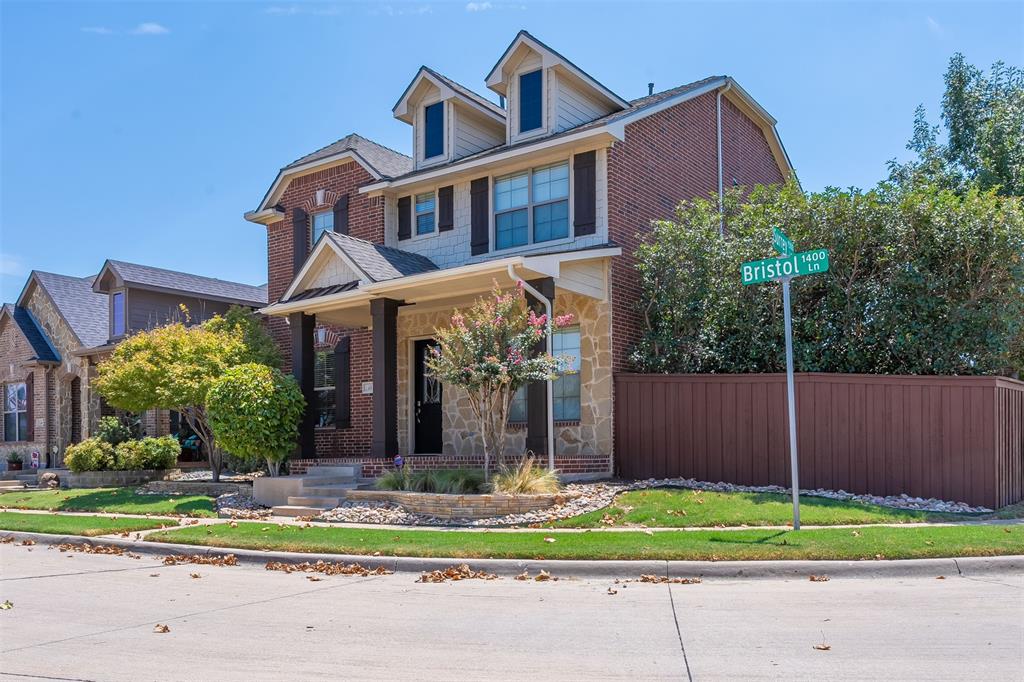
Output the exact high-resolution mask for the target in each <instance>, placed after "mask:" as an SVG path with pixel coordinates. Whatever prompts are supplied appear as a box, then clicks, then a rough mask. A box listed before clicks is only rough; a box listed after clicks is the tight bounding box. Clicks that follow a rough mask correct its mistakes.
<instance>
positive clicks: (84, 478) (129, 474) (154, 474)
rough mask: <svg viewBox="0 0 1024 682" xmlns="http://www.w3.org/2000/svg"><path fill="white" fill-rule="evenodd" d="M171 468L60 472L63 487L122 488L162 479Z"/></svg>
mask: <svg viewBox="0 0 1024 682" xmlns="http://www.w3.org/2000/svg"><path fill="white" fill-rule="evenodd" d="M170 472H171V470H170V469H140V470H137V471H83V472H82V473H80V474H76V473H72V472H70V471H62V472H60V485H61V487H62V488H122V487H126V486H132V485H142V484H143V483H148V482H150V481H155V480H160V479H162V478H164V477H165V476H167V475H168V474H169V473H170Z"/></svg>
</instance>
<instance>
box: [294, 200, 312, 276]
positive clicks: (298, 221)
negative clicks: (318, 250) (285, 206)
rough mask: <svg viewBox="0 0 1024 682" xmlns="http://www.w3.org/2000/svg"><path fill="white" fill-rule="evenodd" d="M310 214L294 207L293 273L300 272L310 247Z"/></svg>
mask: <svg viewBox="0 0 1024 682" xmlns="http://www.w3.org/2000/svg"><path fill="white" fill-rule="evenodd" d="M308 239H309V216H308V215H307V214H306V212H305V211H303V210H302V209H301V208H293V209H292V274H295V275H297V274H299V270H300V269H301V268H302V264H303V263H305V262H306V252H307V250H308V249H309V246H308V245H307V244H308Z"/></svg>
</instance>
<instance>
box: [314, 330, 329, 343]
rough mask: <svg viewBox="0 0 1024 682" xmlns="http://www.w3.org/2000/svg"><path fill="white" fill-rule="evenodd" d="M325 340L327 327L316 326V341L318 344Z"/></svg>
mask: <svg viewBox="0 0 1024 682" xmlns="http://www.w3.org/2000/svg"><path fill="white" fill-rule="evenodd" d="M326 340H327V329H326V328H324V327H317V328H316V342H317V343H319V344H323V342H324V341H326Z"/></svg>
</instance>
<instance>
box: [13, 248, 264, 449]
mask: <svg viewBox="0 0 1024 682" xmlns="http://www.w3.org/2000/svg"><path fill="white" fill-rule="evenodd" d="M266 301H267V298H266V287H255V286H250V285H246V284H239V283H237V282H226V281H224V280H217V279H213V278H209V277H201V276H198V275H190V274H187V273H181V272H174V271H170V270H164V269H161V268H153V267H150V266H142V265H137V264H133V263H124V262H121V261H107V262H106V263H105V264H104V265H103V268H102V269H101V270H100V273H99V274H98V275H95V276H89V277H73V276H69V275H59V274H54V273H49V272H39V271H33V272H32V273H31V274H30V275H29V277H28V280H27V282H26V283H25V287H24V288H23V290H22V292H21V295H20V296H19V297H18V301H17V302H16V303H14V304H5V305H4V306H3V309H2V311H0V390H2V391H3V393H2V397H3V399H4V403H3V407H4V419H3V420H2V421H0V467H5V466H6V454H7V453H8V452H10V451H16V452H19V453H22V454H23V455H24V456H25V460H26V461H25V462H24V466H25V468H26V469H27V468H29V466H30V458H31V454H32V453H33V452H38V453H39V460H40V462H39V463H40V466H49V467H57V466H61V465H62V464H63V456H64V451H65V449H66V448H67V447H68V446H69V445H71V444H73V443H77V442H79V441H81V440H83V439H84V438H88V437H89V436H91V435H94V434H95V432H96V426H97V423H98V422H99V419H100V417H101V416H103V415H106V414H114V413H115V411H114V410H113V409H112V408H111V407H109V406H107V405H106V404H105V403H104V402H103V400H102V398H101V396H100V395H99V393H98V392H97V391H95V390H94V389H93V388H92V380H93V379H94V378H95V377H96V367H97V365H98V364H99V363H100V362H102V361H103V360H105V359H106V358H108V357H109V356H110V353H111V351H112V350H113V349H114V348H115V347H116V345H117V343H118V342H119V341H120V340H122V339H123V338H125V337H127V336H128V335H130V334H132V333H134V332H137V331H140V330H143V329H149V328H152V327H154V326H157V325H160V324H165V323H167V322H169V321H173V320H177V319H182V313H181V306H186V307H187V308H188V310H189V321H190V323H192V324H197V323H199V322H202V321H203V320H205V319H209V318H210V317H212V316H213V315H215V314H219V313H224V312H226V311H227V309H228V308H229V307H230V306H232V305H242V306H245V307H248V308H251V309H254V308H258V307H260V306H262V305H264V304H265V303H266ZM21 396H24V398H22V397H21ZM138 418H139V423H140V427H141V431H142V433H143V434H144V435H152V436H158V435H165V434H168V433H170V432H171V414H170V412H168V411H167V410H148V411H147V412H145V413H144V414H142V415H139V416H138ZM19 420H21V421H20V422H19Z"/></svg>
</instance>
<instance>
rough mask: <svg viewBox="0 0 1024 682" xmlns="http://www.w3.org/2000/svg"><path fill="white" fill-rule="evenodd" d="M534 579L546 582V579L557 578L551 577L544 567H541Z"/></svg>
mask: <svg viewBox="0 0 1024 682" xmlns="http://www.w3.org/2000/svg"><path fill="white" fill-rule="evenodd" d="M534 580H535V581H537V582H539V583H543V582H547V581H548V580H558V578H552V577H551V574H550V573H548V572H547V571H545V570H544V569H541V571H540V573H538V574H537V577H536V578H534Z"/></svg>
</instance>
